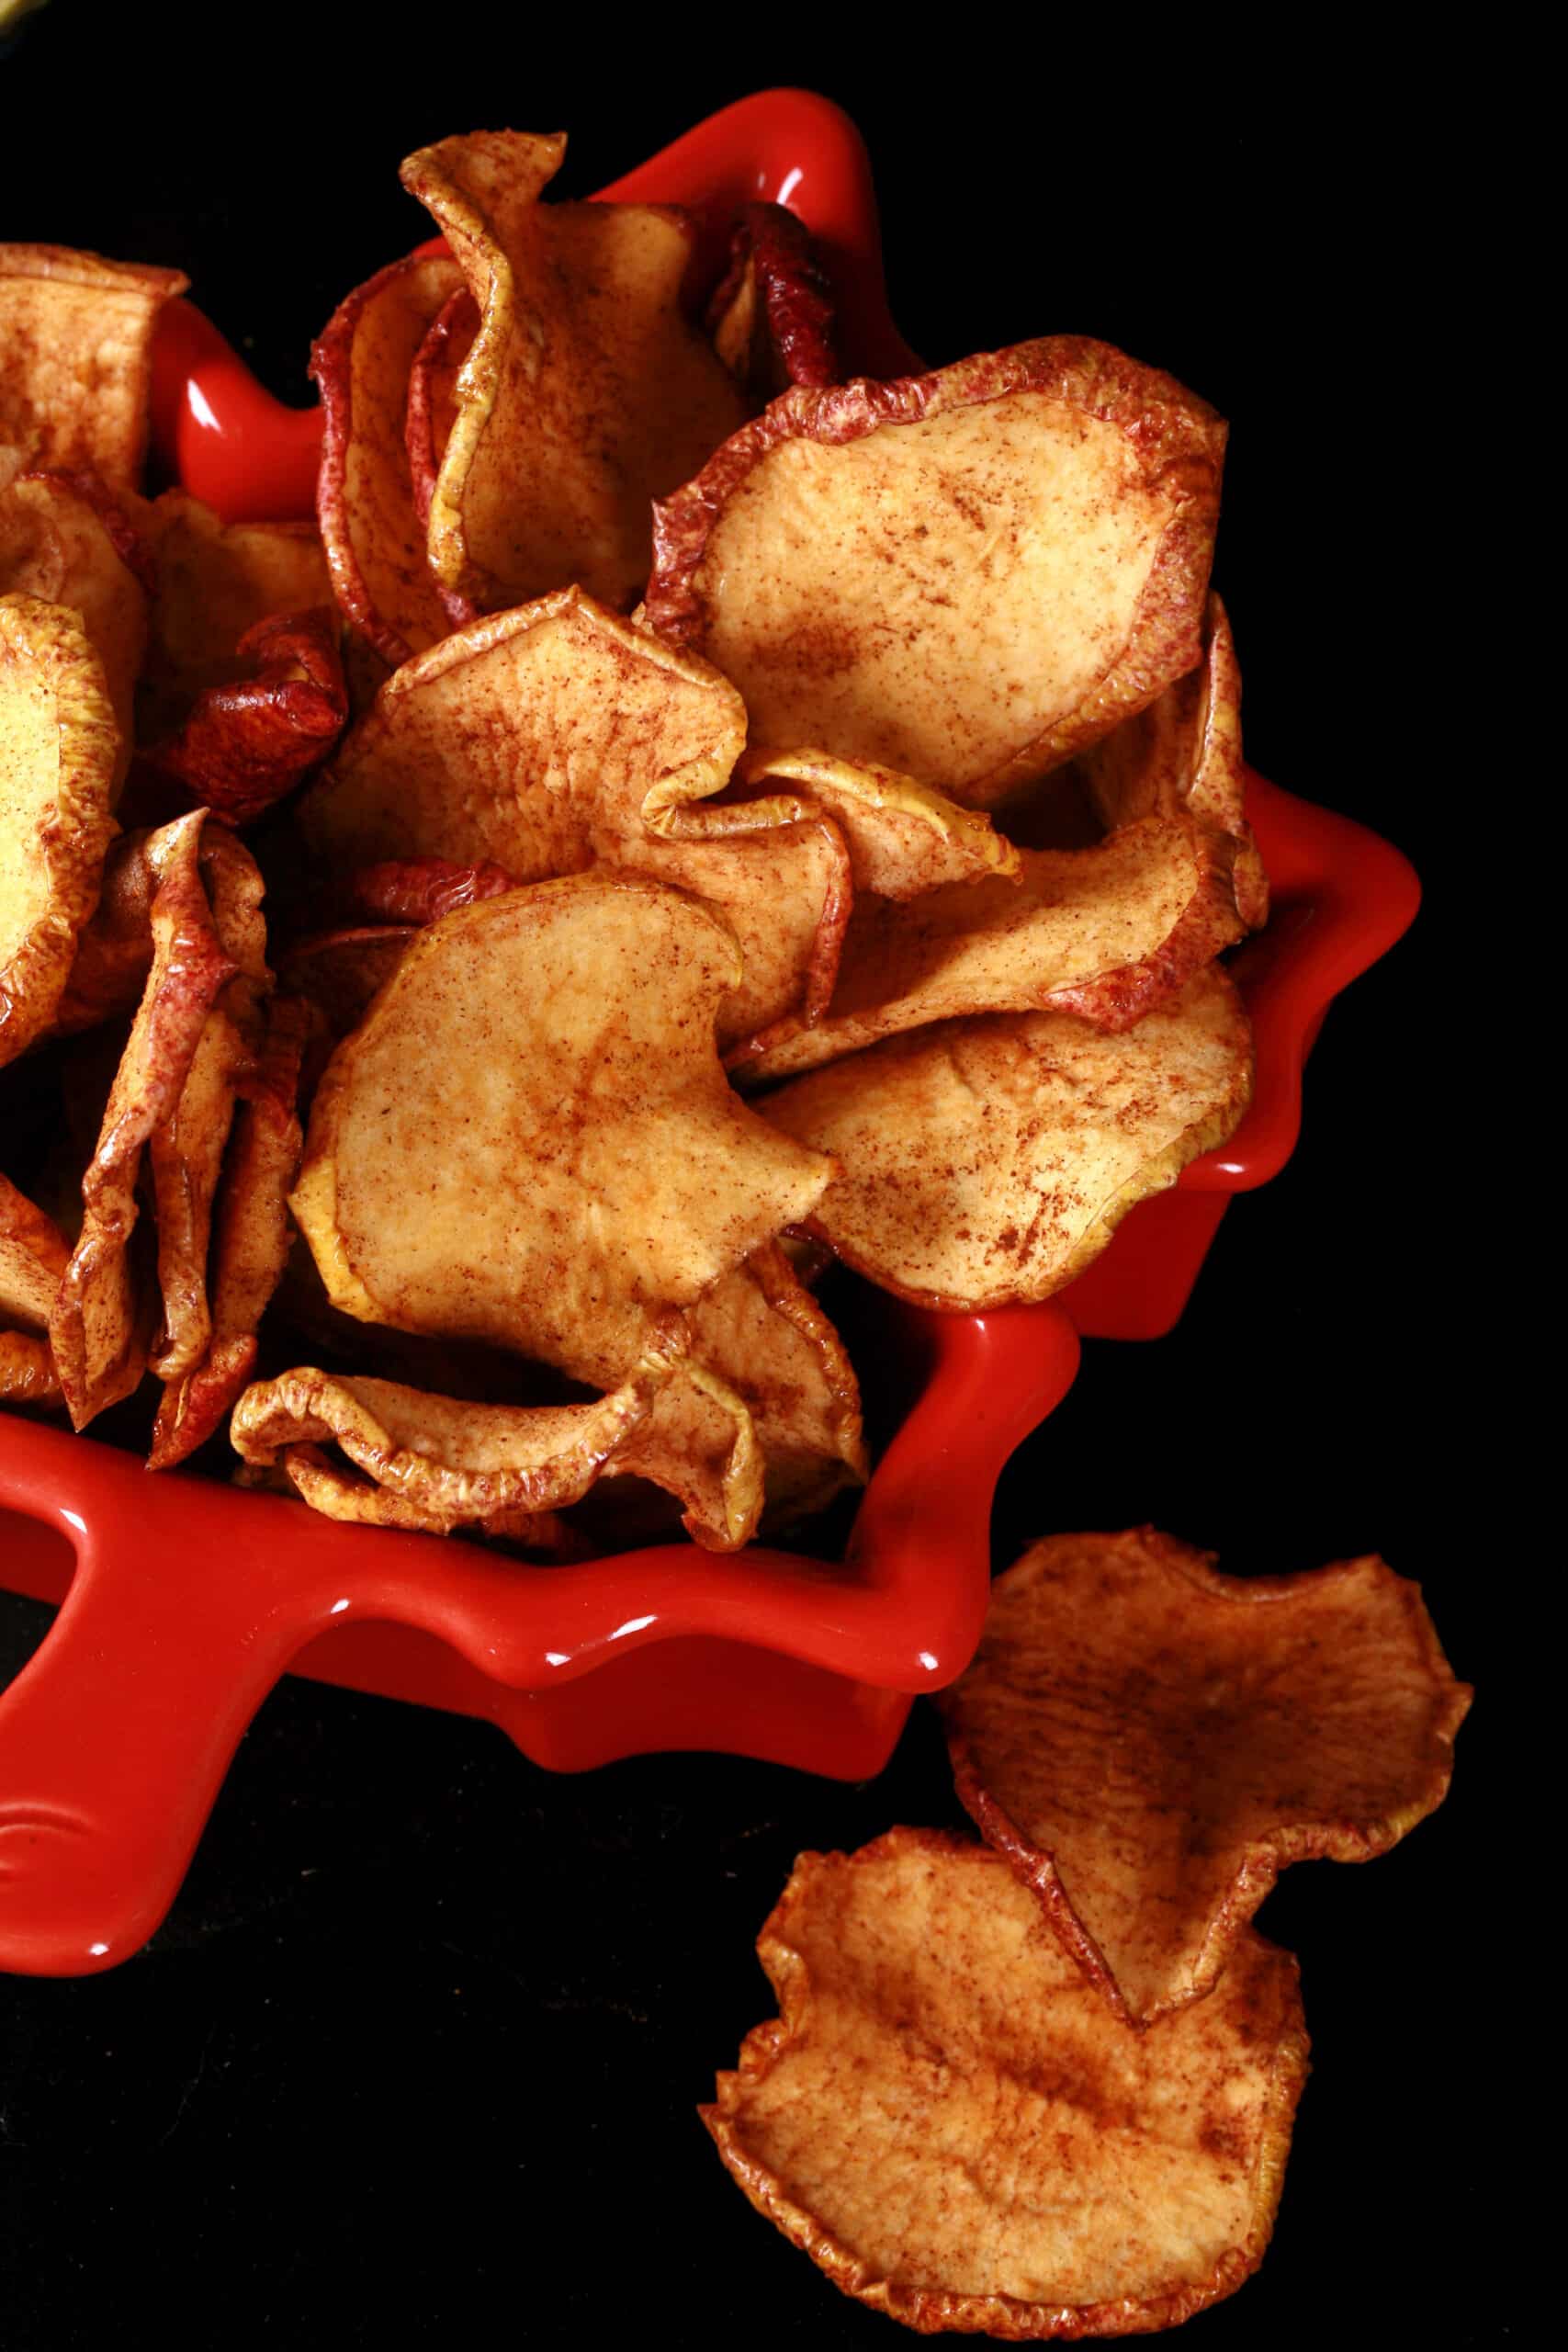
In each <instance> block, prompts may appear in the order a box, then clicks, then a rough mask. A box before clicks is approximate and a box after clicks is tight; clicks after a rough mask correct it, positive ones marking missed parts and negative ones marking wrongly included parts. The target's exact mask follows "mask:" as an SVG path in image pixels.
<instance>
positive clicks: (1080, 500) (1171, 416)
mask: <svg viewBox="0 0 1568 2352" xmlns="http://www.w3.org/2000/svg"><path fill="white" fill-rule="evenodd" d="M1224 430H1225V429H1224V424H1222V422H1221V421H1220V419H1219V418H1218V417H1217V416H1216V415H1215V414H1214V413H1213V410H1212V409H1210V408H1209V407H1208V406H1207V404H1206V403H1205V402H1204V401H1200V400H1198V399H1196V398H1195V397H1194V396H1193V394H1191V393H1190V392H1188V391H1185V390H1183V389H1182V387H1181V386H1180V385H1179V384H1178V383H1177V382H1176V381H1175V380H1174V379H1173V378H1171V377H1169V376H1165V375H1161V374H1160V373H1159V372H1158V371H1157V370H1156V369H1154V368H1143V367H1140V366H1139V365H1138V364H1137V363H1136V362H1135V361H1134V360H1131V359H1128V358H1126V357H1125V356H1123V354H1122V353H1121V352H1119V351H1114V350H1112V349H1111V346H1110V345H1106V344H1100V343H1091V342H1089V341H1088V340H1086V339H1085V338H1083V337H1081V336H1075V335H1058V336H1051V337H1047V338H1045V339H1044V340H1043V341H1040V342H1036V343H1024V344H1019V345H1015V346H1014V348H1013V349H1011V350H1010V351H1000V352H989V353H984V354H982V355H980V356H977V357H976V358H973V359H964V360H960V361H959V362H958V363H957V365H956V366H954V367H952V368H939V369H938V370H937V371H936V372H935V373H934V374H932V375H928V376H911V377H908V378H905V379H901V380H899V381H897V382H893V383H872V382H869V381H865V380H857V381H855V382H853V383H849V384H844V385H840V386H838V387H836V388H832V389H829V390H820V391H813V390H804V389H801V390H795V391H790V392H786V393H784V395H783V397H782V398H781V399H779V400H776V401H773V405H772V406H771V407H770V408H769V409H768V410H767V411H766V412H765V413H763V414H762V415H761V416H760V417H758V418H757V419H756V420H755V421H754V422H753V423H752V424H748V425H745V426H743V427H742V429H741V430H740V431H739V433H738V434H737V435H735V437H734V439H733V440H732V441H730V442H728V443H727V444H726V446H725V447H724V448H722V449H720V450H719V451H718V452H717V453H716V456H715V457H713V458H711V459H710V460H709V462H708V464H707V465H706V466H705V468H704V469H703V471H702V472H701V473H700V474H699V475H698V476H697V477H696V479H695V480H694V481H692V482H690V483H689V484H688V485H687V486H686V488H685V489H683V490H681V491H678V492H676V493H675V494H674V495H673V496H672V497H671V498H667V499H666V500H665V501H664V502H663V503H661V504H660V506H659V507H658V508H657V510H656V515H655V529H654V547H655V555H654V569H653V572H652V575H651V577H650V579H649V588H648V598H647V608H646V617H647V621H648V625H649V627H650V628H654V629H657V630H658V632H659V633H660V636H662V637H666V638H668V639H670V641H671V643H672V644H676V645H681V646H683V647H685V648H686V649H687V650H689V651H692V652H700V653H705V655H706V656H707V657H708V659H709V660H710V661H713V662H716V663H717V665H718V667H719V668H720V669H721V670H723V671H724V673H725V674H726V676H728V677H731V678H733V679H734V681H735V683H736V684H737V686H738V687H739V689H740V692H741V694H742V695H743V696H744V697H745V701H746V707H747V708H748V710H749V711H750V715H751V725H752V729H753V732H754V734H755V735H756V736H757V738H758V739H759V740H760V741H763V742H767V743H780V744H787V743H812V744H818V745H821V746H822V747H823V748H824V749H826V750H828V751H830V752H834V753H836V754H837V755H838V756H840V758H843V759H852V760H861V761H867V760H869V761H875V762H879V763H882V764H883V765H885V766H886V767H891V768H895V769H897V770H899V771H901V772H903V773H906V774H908V775H913V776H918V777H919V779H920V781H921V782H922V783H923V784H930V785H934V786H937V787H938V788H939V789H940V790H942V791H943V792H946V793H947V794H949V795H950V796H951V797H953V799H955V800H960V801H963V802H964V803H965V804H967V805H968V806H970V807H974V808H993V807H995V806H996V805H997V803H998V802H999V801H1001V800H1003V799H1005V798H1006V797H1007V796H1008V795H1009V794H1010V793H1011V792H1013V791H1015V790H1016V789H1018V788H1019V787H1020V786H1023V785H1026V784H1028V783H1029V782H1031V781H1032V779H1033V778H1034V777H1036V776H1040V775H1043V774H1044V773H1045V772H1046V770H1047V769H1049V768H1052V767H1055V766H1056V765H1057V764H1058V763H1060V762H1061V761H1063V760H1066V759H1067V758H1069V757H1070V756H1071V755H1072V753H1073V752H1077V751H1080V750H1082V749H1083V748H1084V747H1085V746H1086V745H1087V744H1089V743H1092V742H1094V741H1098V739H1099V738H1100V736H1101V735H1105V734H1109V732H1110V731H1111V728H1112V727H1114V726H1115V725H1116V724H1117V723H1118V721H1119V720H1121V719H1122V718H1126V717H1128V716H1129V715H1130V714H1131V713H1132V712H1134V711H1136V710H1142V709H1143V708H1144V707H1145V706H1146V705H1147V704H1148V703H1151V702H1152V701H1153V700H1154V698H1155V696H1156V695H1157V694H1159V693H1160V691H1161V690H1162V689H1163V688H1164V687H1165V686H1167V685H1168V684H1169V683H1170V681H1171V680H1172V679H1173V678H1178V677H1180V676H1181V675H1182V674H1183V673H1185V672H1186V671H1188V670H1190V669H1192V668H1193V667H1194V666H1195V664H1196V663H1197V662H1198V660H1199V658H1200V655H1201V636H1200V625H1201V619H1202V612H1203V598H1204V594H1205V592H1206V590H1207V587H1208V579H1209V565H1210V560H1211V558H1212V555H1213V537H1214V526H1215V522H1216V519H1217V516H1218V513H1219V483H1220V469H1221V463H1222V459H1223V457H1224Z"/></svg>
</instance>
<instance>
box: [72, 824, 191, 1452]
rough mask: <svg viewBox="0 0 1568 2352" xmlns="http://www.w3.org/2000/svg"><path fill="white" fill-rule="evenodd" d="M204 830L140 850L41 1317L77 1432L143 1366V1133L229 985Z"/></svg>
mask: <svg viewBox="0 0 1568 2352" xmlns="http://www.w3.org/2000/svg"><path fill="white" fill-rule="evenodd" d="M205 823H206V811H205V810H204V809H196V810H194V811H193V812H192V814H191V815H190V816H188V817H182V818H179V819H178V820H176V821H175V823H174V824H172V825H166V826H164V827H163V828H162V829H161V831H158V832H156V833H154V834H153V835H152V837H151V839H150V841H149V842H148V856H149V858H150V859H151V861H152V869H153V872H154V874H155V875H156V876H157V888H156V891H155V893H154V896H153V900H152V969H151V971H150V972H149V974H148V978H147V985H146V988H145V989H144V990H143V993H142V998H141V1004H140V1006H139V1007H138V1009H137V1013H136V1018H135V1020H134V1022H133V1023H131V1031H130V1039H129V1041H128V1043H127V1045H126V1048H125V1051H124V1053H123V1055H122V1056H121V1057H120V1064H119V1068H118V1071H117V1072H116V1075H115V1080H114V1083H113V1085H112V1086H111V1088H110V1090H109V1098H108V1103H107V1109H106V1110H105V1113H104V1119H103V1125H102V1127H101V1129H100V1131H99V1136H98V1144H97V1148H96V1152H95V1153H94V1156H93V1159H92V1164H91V1165H90V1167H89V1168H88V1170H87V1172H86V1174H85V1176H84V1177H83V1179H82V1202H83V1212H84V1214H83V1219H82V1231H81V1235H80V1238H79V1239H78V1240H77V1243H76V1246H75V1249H74V1250H73V1251H72V1254H71V1262H70V1264H69V1266H68V1267H67V1268H66V1270H65V1274H64V1277H63V1279H62V1283H61V1287H60V1293H59V1296H58V1297H57V1299H56V1301H55V1305H54V1308H53V1311H52V1313H51V1317H50V1340H51V1345H52V1347H53V1350H54V1360H55V1363H56V1365H57V1367H58V1369H59V1373H60V1381H61V1385H62V1388H63V1390H64V1392H65V1398H66V1402H67V1404H68V1405H69V1407H70V1408H71V1419H72V1421H73V1425H74V1426H75V1427H76V1428H77V1429H82V1428H84V1427H85V1424H86V1423H87V1422H88V1421H90V1420H91V1419H93V1418H94V1416H95V1415H96V1414H98V1413H101V1412H102V1411H103V1410H104V1408H105V1407H106V1406H108V1405H112V1404H115V1403H117V1402H118V1399H119V1398H120V1397H125V1396H129V1395H130V1391H131V1390H132V1389H133V1388H134V1387H135V1386H136V1385H137V1383H138V1382H139V1381H140V1379H141V1374H142V1371H143V1369H144V1367H145V1363H146V1346H147V1325H148V1321H149V1311H148V1302H147V1301H146V1299H145V1297H144V1296H143V1295H142V1286H141V1282H140V1279H139V1275H138V1270H137V1269H136V1267H135V1265H134V1264H133V1262H132V1260H131V1257H130V1240H131V1236H132V1233H133V1231H134V1229H135V1226H136V1221H137V1214H138V1203H137V1180H138V1178H139V1176H140V1174H141V1163H142V1159H143V1156H144V1154H145V1151H146V1148H147V1145H148V1143H149V1142H150V1140H151V1138H152V1135H153V1132H154V1130H155V1129H156V1128H157V1127H158V1126H159V1125H161V1124H162V1123H163V1122H164V1120H165V1119H167V1118H169V1117H170V1116H171V1115H172V1114H173V1113H174V1112H175V1108H176V1106H177V1105H178V1103H179V1099H180V1095H181V1093H182V1091H183V1090H184V1087H185V1083H186V1078H187V1076H188V1074H189V1071H190V1068H191V1064H192V1062H193V1061H194V1059H195V1057H196V1054H197V1047H198V1046H199V1045H200V1043H201V1039H202V1035H203V1032H204V1031H205V1029H206V1026H207V1021H208V1016H209V1013H210V1012H211V1010H212V1008H213V1006H214V1004H215V1003H216V1002H217V1000H218V998H219V995H220V992H221V990H222V989H223V988H224V987H225V985H226V984H227V983H228V982H229V981H230V980H231V979H232V978H234V966H233V964H232V963H231V960H230V958H229V956H227V955H226V954H225V953H224V951H223V947H222V945H221V944H220V939H219V935H218V932H217V929H216V927H215V925H214V922H213V914H212V909H211V907H210V905H209V900H208V895H207V889H206V888H205V886H204V884H203V881H202V875H201V862H200V853H201V836H202V828H203V826H204V825H205Z"/></svg>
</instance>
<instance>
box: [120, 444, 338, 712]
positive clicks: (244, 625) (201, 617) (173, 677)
mask: <svg viewBox="0 0 1568 2352" xmlns="http://www.w3.org/2000/svg"><path fill="white" fill-rule="evenodd" d="M137 520H138V523H139V526H140V528H141V533H142V536H143V537H144V538H145V540H146V543H147V547H148V550H149V556H150V560H151V564H152V581H153V589H152V614H151V628H150V633H149V639H148V649H147V669H146V676H145V678H144V680H143V683H142V688H141V695H140V697H139V705H138V735H139V737H140V739H141V740H142V741H147V742H156V741H161V740H162V739H163V738H164V736H166V735H169V734H171V733H172V732H173V731H174V730H175V729H176V728H178V727H179V726H180V725H181V724H182V723H183V722H184V720H185V718H186V714H187V713H188V711H189V709H190V707H191V704H192V703H193V701H194V700H195V698H196V697H197V695H199V694H203V693H205V692H206V690H207V689H208V688H209V686H227V685H232V684H235V683H236V682H237V681H239V680H241V679H243V678H244V677H245V676H246V675H247V674H248V673H249V671H250V668H251V658H250V657H249V656H248V655H247V654H244V653H242V652H240V651H239V650H238V648H239V646H240V644H241V641H242V639H244V638H245V637H246V636H247V635H248V634H249V632H250V631H251V630H252V629H254V628H255V627H256V626H257V625H258V623H260V622H262V621H265V620H271V619H273V618H274V617H275V616H276V615H278V614H279V613H308V612H312V611H314V610H316V609H317V608H318V607H320V606H321V605H330V604H331V603H332V595H333V585H332V581H331V578H330V576H329V574H328V571H327V562H326V558H325V556H324V555H323V554H322V552H321V539H320V537H318V535H317V533H316V530H315V528H314V526H312V525H310V524H309V523H228V524H225V523H221V522H220V520H219V518H218V516H217V515H215V514H214V513H213V512H212V509H211V508H210V507H209V506H204V505H202V503H201V502H200V500H199V499H196V498H192V497H191V496H190V494H189V492H186V491H183V490H166V491H165V492H164V494H163V496H162V497H161V498H158V499H155V500H154V501H153V502H152V503H151V504H150V505H142V506H141V507H139V508H138V510H137Z"/></svg>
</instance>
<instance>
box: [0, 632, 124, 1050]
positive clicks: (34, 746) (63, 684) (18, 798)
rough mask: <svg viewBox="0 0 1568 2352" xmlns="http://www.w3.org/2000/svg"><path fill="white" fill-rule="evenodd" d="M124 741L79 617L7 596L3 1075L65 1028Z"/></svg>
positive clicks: (1, 882) (1, 754)
mask: <svg viewBox="0 0 1568 2352" xmlns="http://www.w3.org/2000/svg"><path fill="white" fill-rule="evenodd" d="M117 757H118V734H117V730H116V728H115V721H114V709H113V707H112V705H111V703H110V701H109V696H108V691H107V685H106V684H105V679H104V670H103V664H102V662H100V661H99V660H98V657H97V655H96V653H95V652H94V650H93V648H92V646H91V645H90V644H89V643H88V641H87V638H86V635H85V631H84V629H83V627H82V623H81V621H80V620H79V618H78V617H77V616H76V615H75V614H74V613H73V612H69V611H67V610H66V608H65V607H64V606H63V605H49V604H45V603H43V602H42V601H41V600H40V599H39V598H38V597H36V596H0V1064H4V1063H6V1062H8V1061H13V1060H14V1059H15V1058H16V1057H17V1055H18V1054H19V1053H21V1052H22V1051H23V1050H24V1049H25V1048H26V1047H27V1046H30V1045H31V1044H32V1042H33V1040H34V1038H35V1037H38V1036H39V1035H42V1033H43V1032H44V1031H45V1030H46V1029H47V1028H48V1027H49V1025H50V1023H51V1021H52V1020H53V1017H54V1012H55V1008H56V1006H57V1005H58V1004H59V1002H60V1000H61V998H62V995H63V994H64V992H65V986H66V982H67V981H68V979H69V978H70V976H71V966H72V963H73V959H74V956H75V953H76V942H77V939H78V937H79V936H80V934H81V933H82V931H83V929H84V928H85V924H86V923H87V922H88V919H89V918H90V916H91V914H92V912H93V909H94V908H95V906H96V904H97V899H98V888H99V885H100V882H101V880H102V876H103V869H104V856H105V853H106V852H107V848H108V844H109V841H110V839H111V837H112V835H113V833H114V830H115V825H114V819H113V818H112V817H111V816H110V814H109V805H110V799H111V796H112V793H113V789H114V778H115V768H116V762H117Z"/></svg>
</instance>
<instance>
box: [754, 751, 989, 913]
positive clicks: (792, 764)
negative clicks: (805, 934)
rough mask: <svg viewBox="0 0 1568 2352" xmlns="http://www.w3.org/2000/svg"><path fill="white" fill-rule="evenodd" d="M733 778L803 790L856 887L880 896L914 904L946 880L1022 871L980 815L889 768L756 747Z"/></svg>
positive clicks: (967, 879)
mask: <svg viewBox="0 0 1568 2352" xmlns="http://www.w3.org/2000/svg"><path fill="white" fill-rule="evenodd" d="M735 773H736V778H737V781H738V782H739V784H741V785H743V786H767V785H769V784H775V785H777V784H794V785H799V786H804V787H805V790H806V792H807V795H808V797H809V798H810V799H811V800H813V801H815V802H816V803H817V804H818V806H819V807H820V808H821V809H823V810H824V812H825V813H826V814H827V815H828V816H829V817H831V818H832V819H833V820H834V822H835V823H836V824H837V826H838V827H839V830H840V832H841V833H842V834H843V836H844V839H845V841H846V842H847V843H848V844H849V852H850V858H851V863H852V867H853V872H854V881H855V888H857V889H859V890H870V891H874V892H875V893H876V895H877V896H878V897H879V898H884V899H914V898H918V897H919V895H920V893H921V892H922V891H924V890H934V889H938V888H941V886H942V884H943V883H948V882H971V881H975V880H977V879H978V878H979V877H980V876H983V875H987V874H1006V875H1015V874H1017V873H1018V872H1019V871H1020V863H1019V853H1018V851H1017V849H1016V848H1015V847H1014V846H1013V844H1012V842H1010V841H1009V840H1008V839H1007V837H1006V835H1005V834H1003V833H998V831H997V830H996V828H995V826H994V825H993V824H992V823H991V820H990V819H989V818H988V817H987V815H986V814H985V813H984V811H983V810H980V809H961V808H960V807H959V806H958V803H957V802H956V801H953V800H949V799H948V798H947V797H946V796H945V794H943V793H941V792H933V791H932V790H931V786H929V785H924V784H917V783H916V782H915V779H914V777H913V776H908V775H896V774H895V773H894V771H893V770H892V769H891V768H882V767H877V766H875V765H874V764H868V763H856V762H854V761H852V760H835V759H832V758H830V757H829V754H828V753H827V752H808V751H807V752H770V751H766V750H764V749H761V747H755V746H754V747H753V748H752V749H750V750H749V751H747V752H744V753H743V754H742V756H741V758H740V760H739V763H738V764H737V767H736V772H735Z"/></svg>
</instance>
